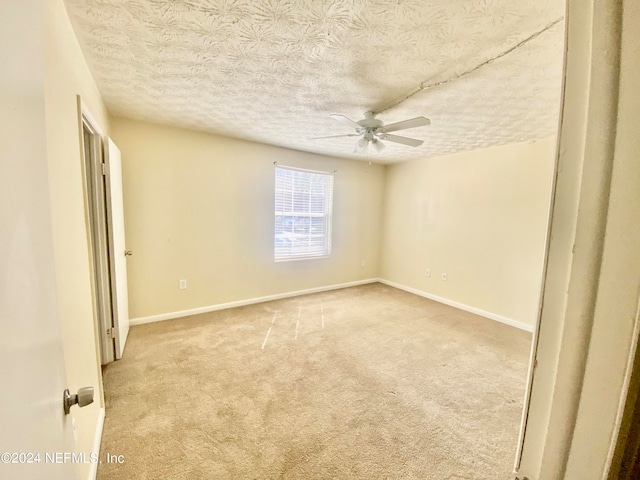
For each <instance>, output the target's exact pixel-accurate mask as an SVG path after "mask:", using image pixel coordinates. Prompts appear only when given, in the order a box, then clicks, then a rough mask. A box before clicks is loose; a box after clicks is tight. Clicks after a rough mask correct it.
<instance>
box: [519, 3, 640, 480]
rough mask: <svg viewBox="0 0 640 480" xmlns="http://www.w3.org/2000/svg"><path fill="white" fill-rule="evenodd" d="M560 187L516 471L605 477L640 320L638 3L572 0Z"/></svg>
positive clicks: (549, 478) (534, 477) (556, 477)
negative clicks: (520, 455)
mask: <svg viewBox="0 0 640 480" xmlns="http://www.w3.org/2000/svg"><path fill="white" fill-rule="evenodd" d="M565 21H566V22H567V27H566V28H567V45H566V49H567V50H566V52H567V53H566V70H565V82H566V86H567V87H566V88H565V90H564V100H563V109H562V121H561V128H560V132H559V139H558V142H559V152H558V169H557V172H556V179H555V183H556V192H555V197H554V200H553V209H552V219H551V229H550V231H549V252H548V257H547V267H546V272H545V280H544V281H545V289H544V293H543V295H544V296H543V302H542V311H541V317H540V320H539V323H538V327H537V330H538V333H537V351H536V354H535V358H534V361H533V363H532V366H533V367H532V368H533V378H532V387H531V395H530V398H529V402H530V403H529V410H528V412H527V415H526V429H525V431H524V440H523V446H522V458H521V463H520V468H519V470H518V473H517V478H529V479H531V480H541V479H544V480H560V479H566V480H570V479H579V478H590V479H591V478H593V479H605V478H608V475H609V474H610V473H612V472H613V470H612V467H615V464H613V463H612V462H613V457H614V451H615V447H616V444H617V442H618V438H619V436H620V427H621V423H622V418H623V413H624V407H625V402H626V401H627V397H628V396H629V394H630V393H631V392H630V389H629V385H630V378H631V371H632V366H633V358H634V356H635V351H636V348H637V335H638V327H639V323H640V318H639V316H638V300H639V298H640V250H639V249H638V245H640V223H639V222H638V221H637V219H638V218H639V217H640V190H638V188H637V185H638V184H639V183H640V162H638V161H637V152H638V151H640V139H639V138H638V135H637V131H638V128H639V127H640V121H639V120H638V116H637V111H638V110H639V109H640V95H638V94H637V88H636V86H637V84H638V82H639V81H640V70H638V68H637V66H638V61H637V58H638V55H639V54H640V51H639V49H638V45H640V32H638V31H637V29H636V28H634V27H635V25H637V23H638V21H640V5H639V4H638V3H637V1H636V0H623V1H622V2H620V1H619V0H591V1H590V2H583V1H579V0H568V3H567V16H566V17H565Z"/></svg>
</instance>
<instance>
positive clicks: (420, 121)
mask: <svg viewBox="0 0 640 480" xmlns="http://www.w3.org/2000/svg"><path fill="white" fill-rule="evenodd" d="M426 125H431V120H429V119H428V118H426V117H416V118H412V119H410V120H403V121H402V122H396V123H390V124H389V125H385V126H384V127H382V128H383V129H384V131H385V132H395V131H397V130H404V129H406V128H415V127H424V126H426Z"/></svg>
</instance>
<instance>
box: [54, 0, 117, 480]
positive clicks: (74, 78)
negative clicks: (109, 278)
mask: <svg viewBox="0 0 640 480" xmlns="http://www.w3.org/2000/svg"><path fill="white" fill-rule="evenodd" d="M47 13H48V15H47V38H46V56H47V65H46V69H47V70H46V89H45V110H46V126H47V154H48V159H49V186H50V191H51V215H52V223H53V238H54V257H55V258H54V259H55V267H56V279H57V294H58V305H59V316H60V321H61V324H62V337H63V345H64V352H65V364H66V373H67V382H68V386H69V389H70V390H71V391H72V392H73V391H76V390H77V389H78V388H80V387H84V386H93V387H94V388H95V390H96V401H95V402H94V403H93V404H92V405H89V406H87V407H85V408H82V409H79V408H73V409H72V413H71V415H72V416H73V417H74V422H75V425H76V437H77V447H76V448H77V450H78V451H82V452H90V451H91V450H92V447H93V444H94V440H95V435H96V429H97V428H98V422H99V415H100V409H101V407H102V406H103V399H102V378H101V374H100V367H99V363H98V353H97V349H96V334H95V328H94V312H93V303H92V302H93V301H92V289H91V273H90V266H89V250H88V248H89V245H88V237H87V223H86V217H85V214H86V212H85V203H84V192H83V176H82V175H83V174H82V160H81V154H80V137H79V126H78V113H77V107H76V104H77V102H76V95H78V94H79V95H81V96H82V98H83V100H84V102H85V103H86V105H87V106H88V108H89V109H90V110H91V113H92V114H93V116H94V117H95V119H96V120H97V121H98V123H99V124H100V126H101V127H102V128H103V129H104V131H105V133H107V131H108V127H109V120H108V117H107V113H106V109H105V107H104V105H103V103H102V99H101V97H100V93H99V92H98V89H97V87H96V85H95V83H94V80H93V78H92V76H91V74H90V73H89V69H88V67H87V65H86V63H85V60H84V57H83V55H82V52H81V50H80V47H79V45H78V43H77V40H76V37H75V35H74V32H73V30H72V27H71V24H70V22H69V18H68V16H67V13H66V10H65V7H64V4H63V2H62V0H49V1H48V12H47ZM78 468H79V469H80V475H81V478H88V476H89V473H90V469H91V465H89V464H79V465H78Z"/></svg>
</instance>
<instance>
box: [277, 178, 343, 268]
mask: <svg viewBox="0 0 640 480" xmlns="http://www.w3.org/2000/svg"><path fill="white" fill-rule="evenodd" d="M275 191H276V198H275V214H276V217H275V235H274V258H275V260H276V261H282V260H296V259H302V258H313V257H326V256H328V255H330V254H331V205H332V202H333V174H332V173H329V172H314V171H310V170H299V169H296V168H289V167H276V188H275Z"/></svg>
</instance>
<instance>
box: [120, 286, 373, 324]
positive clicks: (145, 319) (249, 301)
mask: <svg viewBox="0 0 640 480" xmlns="http://www.w3.org/2000/svg"><path fill="white" fill-rule="evenodd" d="M378 281H379V279H377V278H368V279H366V280H357V281H355V282H348V283H340V284H337V285H327V286H324V287H315V288H308V289H306V290H296V291H295V292H286V293H277V294H275V295H267V296H264V297H255V298H248V299H246V300H237V301H235V302H228V303H219V304H217V305H209V306H206V307H198V308H191V309H189V310H181V311H178V312H170V313H161V314H159V315H150V316H148V317H139V318H132V319H130V320H129V325H130V326H134V325H142V324H144V323H153V322H161V321H163V320H171V319H173V318H180V317H188V316H190V315H198V314H200V313H207V312H214V311H216V310H224V309H227V308H234V307H243V306H245V305H253V304H254V303H262V302H269V301H271V300H280V299H282V298H290V297H298V296H300V295H307V294H310V293H319V292H327V291H329V290H339V289H341V288H347V287H356V286H358V285H366V284H368V283H376V282H378Z"/></svg>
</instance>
